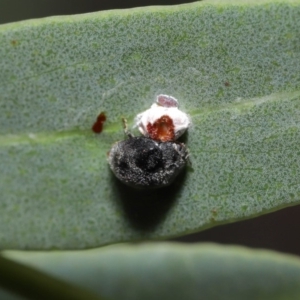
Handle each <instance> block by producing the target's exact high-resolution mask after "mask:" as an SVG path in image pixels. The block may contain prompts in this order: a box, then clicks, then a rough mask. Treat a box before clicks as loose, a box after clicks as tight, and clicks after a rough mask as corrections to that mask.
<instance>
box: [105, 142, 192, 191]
mask: <svg viewBox="0 0 300 300" xmlns="http://www.w3.org/2000/svg"><path fill="white" fill-rule="evenodd" d="M187 157H188V151H187V148H186V147H185V145H184V144H179V143H174V142H158V141H154V140H152V139H150V138H147V137H144V136H141V137H131V138H128V139H126V140H124V141H120V142H117V143H115V144H114V145H113V146H112V149H111V150H110V152H109V155H108V162H109V165H110V168H111V170H112V171H113V173H114V174H115V175H116V177H117V178H118V179H120V180H121V181H122V182H123V183H125V184H127V185H130V186H132V187H136V188H159V187H164V186H168V185H169V184H171V183H172V181H173V180H174V179H175V177H176V176H177V175H178V174H179V172H180V171H181V170H182V169H183V167H184V166H185V165H186V163H187Z"/></svg>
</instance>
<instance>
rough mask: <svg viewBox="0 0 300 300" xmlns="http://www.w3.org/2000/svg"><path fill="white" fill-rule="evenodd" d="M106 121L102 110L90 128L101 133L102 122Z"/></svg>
mask: <svg viewBox="0 0 300 300" xmlns="http://www.w3.org/2000/svg"><path fill="white" fill-rule="evenodd" d="M105 121H106V116H105V113H104V112H102V113H100V115H99V116H98V117H97V120H96V122H95V123H94V125H93V127H92V130H93V131H94V132H95V133H101V132H102V129H103V123H104V122H105Z"/></svg>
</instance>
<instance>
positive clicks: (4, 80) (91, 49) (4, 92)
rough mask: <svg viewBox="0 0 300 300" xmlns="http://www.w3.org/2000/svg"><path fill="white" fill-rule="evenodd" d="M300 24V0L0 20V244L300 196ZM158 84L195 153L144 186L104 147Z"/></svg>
mask: <svg viewBox="0 0 300 300" xmlns="http://www.w3.org/2000/svg"><path fill="white" fill-rule="evenodd" d="M299 36H300V1H298V0H297V1H269V0H268V1H267V0H265V1H203V2H198V3H194V4H188V5H179V6H173V7H150V8H149V7H147V8H142V9H130V10H124V11H121V10H116V11H107V12H100V13H92V14H85V15H78V16H68V17H52V18H46V19H41V20H30V21H25V22H19V23H13V24H7V25H2V26H1V27H0V163H1V172H0V191H1V194H0V248H2V249H53V248H59V249H78V248H87V247H97V246H100V245H104V244H108V243H114V242H120V241H129V240H138V239H149V238H166V237H170V236H176V235H183V234H186V233H191V232H195V231H199V230H203V229H205V228H208V227H212V226H215V225H217V224H221V223H226V222H232V221H234V220H241V219H245V218H250V217H253V216H257V215H260V214H263V213H266V212H270V211H274V210H276V209H279V208H281V207H285V206H289V205H295V204H297V203H299V199H300V185H299V182H298V181H299V180H298V178H299V175H300V170H299V166H300V152H299V149H300V139H299V138H300V129H299V121H300V72H299V69H300V40H299ZM159 93H163V94H170V95H172V96H174V97H176V98H177V99H178V100H179V102H180V107H181V109H182V110H183V111H186V112H188V113H189V114H190V115H191V119H192V123H193V124H192V127H191V128H190V129H189V132H188V134H187V135H186V136H185V138H184V139H183V141H184V142H185V143H186V144H187V146H188V147H189V149H190V158H191V161H192V167H189V168H187V170H186V172H185V173H184V174H182V175H181V176H180V177H179V178H178V179H177V181H176V182H175V183H174V184H173V185H172V186H170V187H169V188H166V189H162V190H156V191H151V192H140V191H135V190H132V189H130V188H126V187H124V186H123V185H122V184H121V183H119V182H118V181H117V180H116V179H115V178H114V177H113V175H112V174H111V172H110V170H109V167H108V165H107V162H106V156H107V152H108V151H109V150H110V147H111V145H112V144H113V143H114V142H116V141H118V140H120V139H123V138H124V134H123V132H122V126H121V117H126V118H127V119H128V121H129V125H130V126H132V125H133V119H134V117H135V115H136V114H137V113H139V112H141V111H143V110H145V109H147V108H149V106H150V105H151V104H152V102H153V100H154V99H155V96H156V95H157V94H159ZM100 112H105V113H106V116H107V121H106V122H105V124H104V130H103V132H102V133H101V134H95V133H93V132H92V130H91V127H92V125H93V123H94V122H95V120H96V118H97V116H98V114H99V113H100ZM135 133H136V131H135Z"/></svg>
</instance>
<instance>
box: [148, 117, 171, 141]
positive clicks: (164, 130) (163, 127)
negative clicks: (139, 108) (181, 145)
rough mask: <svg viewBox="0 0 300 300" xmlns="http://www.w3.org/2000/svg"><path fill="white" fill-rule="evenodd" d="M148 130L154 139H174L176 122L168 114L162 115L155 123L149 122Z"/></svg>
mask: <svg viewBox="0 0 300 300" xmlns="http://www.w3.org/2000/svg"><path fill="white" fill-rule="evenodd" d="M147 131H148V133H149V136H150V138H151V139H153V140H157V141H162V142H167V141H172V140H174V137H175V132H174V124H173V120H172V119H171V118H170V117H168V116H162V117H160V118H159V119H157V120H156V121H155V122H154V123H153V124H151V123H148V124H147Z"/></svg>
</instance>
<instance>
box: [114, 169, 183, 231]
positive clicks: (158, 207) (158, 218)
mask: <svg viewBox="0 0 300 300" xmlns="http://www.w3.org/2000/svg"><path fill="white" fill-rule="evenodd" d="M186 174H187V170H186V169H185V170H183V172H182V173H181V174H179V175H178V177H177V178H176V179H175V181H174V182H173V183H172V184H171V185H170V186H167V187H164V188H160V189H153V190H137V189H133V188H132V187H129V186H127V185H125V184H123V183H122V182H121V181H120V180H118V179H117V178H116V177H115V176H114V175H113V174H112V173H111V177H112V178H111V181H112V183H113V189H114V191H115V193H116V194H117V199H119V203H118V204H119V205H121V207H122V210H123V211H124V215H125V218H126V219H127V220H128V222H129V223H130V224H131V226H132V227H134V228H135V229H136V230H139V231H143V232H150V231H153V230H155V228H156V227H157V226H158V225H159V224H160V223H161V222H162V221H163V220H164V219H165V217H166V215H167V213H168V211H169V210H170V209H171V207H172V206H173V205H174V204H175V199H176V195H177V194H178V193H180V191H181V189H182V186H183V184H184V181H185V178H186Z"/></svg>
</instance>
